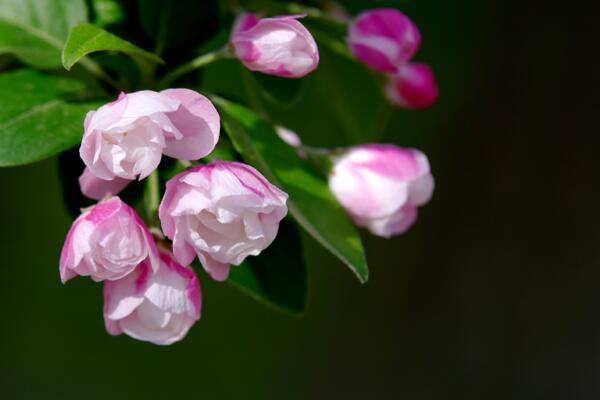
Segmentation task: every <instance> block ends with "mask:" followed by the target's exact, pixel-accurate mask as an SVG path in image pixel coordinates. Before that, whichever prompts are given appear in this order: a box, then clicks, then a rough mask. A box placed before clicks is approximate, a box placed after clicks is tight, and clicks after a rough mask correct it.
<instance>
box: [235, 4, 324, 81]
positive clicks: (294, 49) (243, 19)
mask: <svg viewBox="0 0 600 400" xmlns="http://www.w3.org/2000/svg"><path fill="white" fill-rule="evenodd" d="M301 17H302V16H301V15H286V16H281V17H274V18H261V19H257V18H256V16H254V15H253V14H242V15H241V16H240V17H239V18H238V20H237V22H236V23H235V25H234V28H233V32H232V34H231V45H232V46H233V48H234V50H235V54H236V56H237V57H238V58H239V59H240V61H241V62H242V63H243V64H244V65H245V66H246V68H248V69H250V70H252V71H259V72H263V73H265V74H269V75H277V76H283V77H288V78H300V77H303V76H304V75H306V74H308V73H309V72H311V71H313V70H314V69H315V68H317V65H318V63H319V51H318V49H317V44H316V43H315V40H314V39H313V37H312V35H311V34H310V32H309V31H308V30H307V29H306V28H305V27H304V26H303V25H302V24H301V23H300V22H298V21H297V19H298V18H301Z"/></svg>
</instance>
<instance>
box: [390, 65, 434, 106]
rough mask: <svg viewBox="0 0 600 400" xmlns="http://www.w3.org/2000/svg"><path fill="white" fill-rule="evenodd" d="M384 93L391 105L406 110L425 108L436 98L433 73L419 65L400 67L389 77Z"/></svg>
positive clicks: (426, 67) (426, 66) (425, 66)
mask: <svg viewBox="0 0 600 400" xmlns="http://www.w3.org/2000/svg"><path fill="white" fill-rule="evenodd" d="M385 93H386V95H387V97H388V99H389V100H390V101H391V102H392V103H394V104H396V105H398V106H400V107H403V108H408V109H421V108H427V107H429V106H431V105H433V104H434V103H435V102H436V100H437V98H438V88H437V84H436V81H435V76H434V75H433V71H432V70H431V68H429V66H428V65H427V64H420V63H407V64H404V65H401V66H400V67H399V68H398V71H397V72H396V73H395V74H392V75H389V76H388V83H387V85H386V87H385Z"/></svg>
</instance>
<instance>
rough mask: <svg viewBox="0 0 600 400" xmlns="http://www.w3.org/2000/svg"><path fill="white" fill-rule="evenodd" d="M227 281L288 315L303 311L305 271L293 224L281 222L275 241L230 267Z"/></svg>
mask: <svg viewBox="0 0 600 400" xmlns="http://www.w3.org/2000/svg"><path fill="white" fill-rule="evenodd" d="M227 282H228V283H230V284H232V285H233V286H235V287H237V288H238V289H240V290H242V291H243V292H245V293H247V294H248V295H250V297H252V298H254V299H255V300H257V301H259V302H262V303H265V304H267V305H269V306H273V307H276V308H279V309H282V310H285V311H288V312H291V313H301V312H303V311H304V310H305V309H306V291H307V285H306V268H305V266H304V257H303V255H302V246H301V241H300V233H299V232H298V228H297V227H296V224H295V223H294V222H293V221H291V220H289V219H287V218H286V219H284V220H283V221H282V222H281V224H280V226H279V232H278V234H277V237H276V238H275V241H274V242H273V243H272V244H271V245H270V246H269V247H267V249H266V250H264V251H263V252H262V253H260V255H259V256H257V257H248V258H247V259H246V261H244V263H242V265H240V266H239V267H235V266H232V267H231V272H230V273H229V278H228V279H227Z"/></svg>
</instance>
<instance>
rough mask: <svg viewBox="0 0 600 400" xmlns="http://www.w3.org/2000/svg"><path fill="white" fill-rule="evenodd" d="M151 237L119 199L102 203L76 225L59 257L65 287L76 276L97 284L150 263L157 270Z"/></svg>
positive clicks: (84, 214)
mask: <svg viewBox="0 0 600 400" xmlns="http://www.w3.org/2000/svg"><path fill="white" fill-rule="evenodd" d="M157 258H158V252H157V250H156V245H155V243H154V239H153V238H152V235H151V234H150V232H149V231H148V228H146V225H144V223H143V222H142V220H141V219H140V217H138V215H137V214H136V213H135V211H134V210H133V209H132V208H131V207H129V206H128V205H127V204H125V203H123V202H122V201H121V199H119V198H118V197H112V198H110V199H108V200H105V201H102V202H100V203H98V204H96V205H95V206H93V207H91V208H90V209H88V210H87V211H85V212H83V213H82V214H81V215H80V216H79V217H78V218H77V219H76V220H75V222H74V223H73V225H72V226H71V229H70V230H69V233H68V234H67V239H66V240H65V243H64V245H63V248H62V252H61V254H60V278H61V280H62V282H63V283H65V282H66V281H68V280H69V279H71V278H73V277H74V276H76V275H82V276H89V277H91V278H92V279H93V280H94V281H96V282H98V281H103V280H115V279H120V278H122V277H124V276H126V275H127V274H129V273H130V272H131V271H133V270H134V269H135V267H136V266H137V265H138V264H139V263H141V262H142V261H144V260H146V259H148V261H149V264H150V265H151V266H153V267H154V268H156V267H157V266H158V260H157Z"/></svg>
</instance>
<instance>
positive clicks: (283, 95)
mask: <svg viewBox="0 0 600 400" xmlns="http://www.w3.org/2000/svg"><path fill="white" fill-rule="evenodd" d="M252 76H253V77H254V78H255V79H256V81H257V83H258V85H257V86H258V88H259V90H260V92H261V94H262V95H263V96H264V97H265V99H267V100H268V101H270V102H271V103H273V104H275V105H277V106H279V107H283V108H289V107H291V106H292V105H293V104H294V102H295V101H296V100H297V99H298V98H299V97H300V95H301V94H302V87H303V83H304V79H290V78H281V77H278V76H271V75H265V74H261V73H254V74H252Z"/></svg>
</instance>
